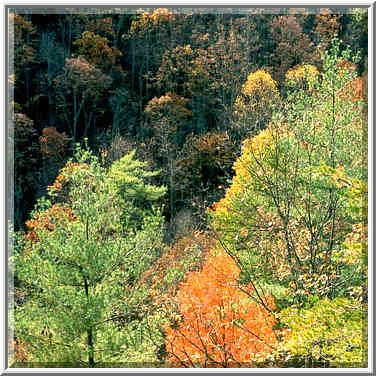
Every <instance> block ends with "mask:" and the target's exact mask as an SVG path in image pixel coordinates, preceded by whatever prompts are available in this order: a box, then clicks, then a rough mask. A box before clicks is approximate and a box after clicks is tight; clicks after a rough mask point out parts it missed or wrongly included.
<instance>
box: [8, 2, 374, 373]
mask: <svg viewBox="0 0 376 376" xmlns="http://www.w3.org/2000/svg"><path fill="white" fill-rule="evenodd" d="M375 4H376V2H374V3H373V4H369V3H368V4H365V3H361V4H356V3H354V4H346V5H338V4H325V5H324V4H314V3H311V4H303V5H302V6H299V5H298V4H291V5H290V4H285V5H284V6H282V5H281V4H268V5H265V4H260V3H258V4H250V5H244V4H232V5H231V7H226V6H224V5H223V4H220V5H218V6H216V5H213V4H200V5H191V4H181V3H179V4H168V5H163V4H161V5H156V4H140V5H135V4H133V5H117V4H115V5H107V4H106V5H100V4H95V5H94V6H90V5H89V6H88V4H76V5H70V4H66V5H64V4H60V5H53V4H52V5H36V4H15V5H12V4H10V5H9V4H8V5H5V6H4V8H5V10H4V18H5V19H4V26H5V33H4V57H5V59H6V60H5V64H4V78H5V85H4V86H5V87H4V94H5V95H4V97H5V98H6V101H7V103H6V110H5V111H4V120H5V123H4V124H5V125H6V126H4V133H5V134H4V136H5V137H4V143H5V145H4V150H5V162H4V164H5V166H4V174H5V176H4V181H5V192H4V193H5V198H4V201H5V214H4V219H6V228H7V231H6V234H7V236H6V237H5V239H4V243H5V244H4V245H5V247H4V249H5V252H4V258H5V260H4V261H5V262H4V296H5V304H6V312H5V315H4V329H5V331H4V333H6V335H5V338H4V342H5V343H4V345H5V346H4V352H5V354H4V360H5V367H6V369H7V368H8V367H9V364H8V338H9V337H8V334H9V332H8V323H9V322H8V319H9V315H8V309H9V304H10V301H9V292H10V291H13V288H12V287H13V279H12V280H11V281H10V278H9V265H8V261H9V249H10V251H11V253H10V254H11V255H13V247H12V245H13V244H12V242H11V239H9V225H8V223H9V222H8V221H11V223H13V197H14V196H13V194H14V189H13V188H14V187H13V184H12V183H13V182H12V180H11V179H10V177H9V172H10V171H12V173H13V171H14V166H13V165H12V166H10V165H9V162H10V161H9V153H10V152H12V154H13V149H12V146H10V145H9V143H8V137H9V134H10V133H11V129H13V128H12V127H11V125H10V117H9V100H10V98H11V96H12V94H13V92H11V91H10V90H9V84H8V74H9V73H11V71H12V68H10V67H9V66H8V63H9V61H8V57H9V56H8V52H9V45H8V32H9V23H8V14H9V13H10V12H11V11H13V10H17V13H19V14H23V12H22V10H23V9H25V11H26V12H28V10H29V9H30V10H31V12H32V13H37V12H38V11H42V10H43V11H44V12H46V11H48V10H49V9H51V10H52V9H53V10H56V9H61V10H62V12H61V13H62V14H63V13H64V10H65V9H69V10H70V11H72V10H73V9H74V10H77V12H80V13H82V12H83V11H84V10H87V11H88V13H97V12H98V13H102V12H101V10H107V9H108V10H110V9H119V10H120V13H123V12H121V10H122V9H124V13H126V12H127V11H128V12H130V13H139V12H137V11H136V9H140V8H142V9H145V8H146V9H147V10H149V9H150V10H151V9H156V8H160V7H165V8H168V9H171V8H172V9H174V10H175V11H176V12H188V11H190V10H192V9H194V10H195V11H197V12H199V13H206V12H210V13H215V14H220V13H236V12H238V13H239V11H240V10H242V9H252V10H253V9H256V10H257V9H258V8H263V9H270V14H276V10H282V9H291V8H293V9H305V10H307V9H312V13H316V12H317V11H318V10H320V9H322V8H331V9H338V11H340V12H341V13H346V12H344V10H346V9H348V10H349V11H350V9H351V8H369V7H372V8H373V12H372V21H374V20H375V19H376V6H375ZM89 9H90V10H89ZM133 9H135V11H133ZM146 9H145V10H146ZM215 9H217V10H218V11H214V10H215ZM230 9H231V10H230ZM94 10H96V11H94ZM200 10H201V12H200ZM226 10H227V11H226ZM28 13H29V12H28ZM112 13H113V12H112ZM245 13H246V14H252V11H251V12H250V11H247V12H245ZM268 14H269V13H268ZM282 14H283V13H282ZM373 25H374V23H373ZM375 36H376V28H375V26H374V29H373V38H374V39H373V40H375ZM369 37H370V34H369V33H368V38H369ZM375 56H376V51H375V49H374V51H373V56H372V57H373V61H375ZM9 68H10V70H9ZM375 84H376V77H375V76H374V77H373V85H375ZM373 87H375V86H373ZM373 106H375V98H373ZM373 108H374V107H373ZM372 141H373V144H375V141H376V132H374V134H373V140H372ZM373 158H374V160H373V162H374V164H373V172H374V173H375V171H376V168H375V155H374V156H373ZM375 208H376V203H375V202H373V209H374V212H375ZM374 227H375V225H374ZM373 230H374V228H373ZM375 266H376V257H374V259H373V270H375ZM9 283H10V284H11V286H9ZM373 298H374V299H375V291H373ZM11 303H13V302H11ZM375 333H376V330H375V327H373V336H374V338H375ZM372 344H373V343H372ZM6 369H5V370H4V371H3V372H2V373H1V375H25V374H29V372H27V373H22V372H19V373H14V372H11V373H10V372H7V370H6ZM29 370H30V371H32V368H30V369H29ZM46 370H47V368H46ZM48 370H51V372H52V373H53V368H50V369H48ZM83 370H85V371H86V372H85V373H90V369H88V368H86V369H83ZM249 372H250V373H254V374H258V375H273V374H275V373H278V371H275V372H272V373H257V372H253V370H252V371H249ZM30 373H31V372H30ZM117 373H118V374H121V373H119V372H117ZM124 373H125V372H124ZM176 373H180V372H178V371H177V372H176ZM184 373H185V374H193V375H207V374H208V373H200V372H184ZM211 373H212V372H211ZM229 373H230V374H231V371H230V372H226V374H229ZM46 374H48V373H46ZM59 374H62V375H64V374H67V375H81V374H83V373H72V372H69V368H67V371H66V372H59ZM106 374H107V373H95V375H106ZM126 374H129V375H131V374H132V373H131V372H126ZM149 374H150V373H137V375H149ZM169 374H174V373H172V372H169ZM232 374H239V373H234V372H233V373H232ZM296 374H298V373H296ZM304 374H306V375H316V374H318V373H317V372H304ZM320 374H325V373H324V372H320ZM357 374H358V373H350V372H346V375H357ZM363 374H365V375H373V374H375V367H374V364H373V371H372V373H363Z"/></svg>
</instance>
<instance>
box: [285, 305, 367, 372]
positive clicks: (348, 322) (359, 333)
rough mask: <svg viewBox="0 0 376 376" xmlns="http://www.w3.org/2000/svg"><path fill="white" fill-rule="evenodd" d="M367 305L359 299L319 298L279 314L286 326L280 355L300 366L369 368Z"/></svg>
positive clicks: (286, 360)
mask: <svg viewBox="0 0 376 376" xmlns="http://www.w3.org/2000/svg"><path fill="white" fill-rule="evenodd" d="M365 311H366V306H362V305H360V304H359V302H357V301H356V300H352V299H346V298H335V299H333V300H329V299H327V298H325V299H320V300H319V299H316V300H314V303H313V306H312V307H311V308H300V309H299V308H296V307H289V308H286V309H284V310H283V311H282V312H280V313H279V319H280V320H281V323H282V324H283V325H285V326H286V328H285V329H284V336H283V340H282V341H281V343H280V344H279V356H280V359H282V360H283V361H284V362H287V363H288V364H292V365H294V364H295V365H296V366H299V365H300V366H302V365H303V366H308V367H312V366H319V367H323V366H324V367H343V368H347V367H366V364H367V361H366V359H367V358H366V356H367V330H366V329H367V326H366V323H365V322H366V321H365V317H364V313H365Z"/></svg>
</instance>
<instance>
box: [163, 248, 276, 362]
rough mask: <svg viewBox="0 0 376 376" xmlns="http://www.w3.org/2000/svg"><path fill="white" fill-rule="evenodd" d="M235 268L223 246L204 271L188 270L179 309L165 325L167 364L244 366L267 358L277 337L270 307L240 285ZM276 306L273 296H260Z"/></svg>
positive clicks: (179, 293) (214, 253) (249, 287)
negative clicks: (251, 297) (172, 321)
mask: <svg viewBox="0 0 376 376" xmlns="http://www.w3.org/2000/svg"><path fill="white" fill-rule="evenodd" d="M239 272H240V270H239V268H238V267H237V265H236V263H235V262H234V261H233V260H232V259H231V258H230V257H229V256H228V255H227V254H226V253H225V252H223V251H218V252H212V253H211V254H210V255H209V256H208V258H207V259H206V262H205V264H204V266H203V269H202V271H197V272H191V273H190V274H188V276H187V279H186V281H185V282H184V283H182V284H181V286H180V290H179V291H178V294H177V301H178V304H179V310H180V314H179V315H177V316H176V318H175V322H174V323H173V324H172V325H167V326H166V341H167V342H166V350H167V352H168V360H169V361H170V362H171V363H170V364H171V365H174V366H178V367H179V366H183V367H244V366H245V367H247V366H249V365H250V364H252V363H253V362H257V361H259V362H261V361H264V360H265V357H266V354H267V353H268V352H269V351H270V350H271V349H272V348H273V345H274V344H275V343H276V341H277V337H276V334H277V333H276V331H275V330H274V329H273V325H275V323H276V321H275V318H274V316H273V314H272V311H271V310H267V309H266V308H264V307H263V306H262V305H260V304H258V303H256V302H255V301H252V300H250V298H249V296H248V291H249V290H250V289H251V286H246V285H244V286H242V287H241V289H239V287H238V282H237V280H238V275H239ZM264 299H265V301H267V304H268V306H269V307H271V308H272V309H273V308H274V304H273V299H272V298H271V297H264Z"/></svg>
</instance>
